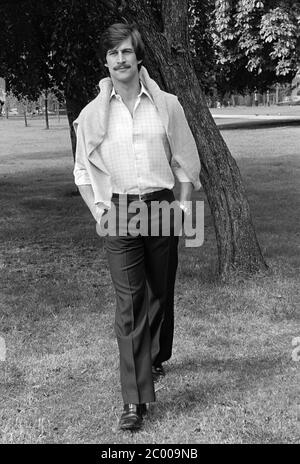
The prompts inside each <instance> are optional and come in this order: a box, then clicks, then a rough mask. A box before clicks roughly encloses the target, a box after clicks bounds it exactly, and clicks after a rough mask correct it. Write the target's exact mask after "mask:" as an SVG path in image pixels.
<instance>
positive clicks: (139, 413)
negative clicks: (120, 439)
mask: <svg viewBox="0 0 300 464" xmlns="http://www.w3.org/2000/svg"><path fill="white" fill-rule="evenodd" d="M145 414H147V407H146V404H144V403H143V404H133V403H129V404H124V411H123V413H122V415H121V419H120V422H119V429H120V430H139V429H140V428H141V426H142V423H143V416H144V415H145Z"/></svg>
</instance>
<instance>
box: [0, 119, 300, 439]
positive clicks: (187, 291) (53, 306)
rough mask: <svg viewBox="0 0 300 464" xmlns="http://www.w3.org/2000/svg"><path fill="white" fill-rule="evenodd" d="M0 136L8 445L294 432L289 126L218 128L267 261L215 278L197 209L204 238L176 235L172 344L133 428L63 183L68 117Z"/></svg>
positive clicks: (94, 260) (67, 180) (95, 249)
mask: <svg viewBox="0 0 300 464" xmlns="http://www.w3.org/2000/svg"><path fill="white" fill-rule="evenodd" d="M0 132H1V141H4V143H3V144H2V148H1V152H0V166H1V173H2V174H1V177H0V198H1V211H2V215H1V218H0V234H1V235H0V237H1V251H0V273H1V300H0V336H2V337H3V338H4V339H5V341H6V346H7V358H6V361H2V362H1V361H0V430H1V439H0V441H1V443H120V444H121V443H178V444H179V443H180V444H184V443H296V442H297V443H299V422H297V402H299V391H298V384H299V378H298V375H299V364H297V363H296V362H295V361H293V360H292V350H293V347H292V339H293V338H294V337H296V336H299V335H300V317H299V282H298V275H299V232H298V231H297V226H298V220H297V217H296V216H297V210H298V206H299V205H298V202H299V181H298V179H299V167H300V162H299V154H298V152H297V150H298V145H299V143H298V142H299V135H298V129H297V128H295V127H290V128H289V127H281V128H280V129H276V128H270V129H263V130H262V129H257V130H255V131H254V130H252V131H247V130H236V131H234V130H231V131H223V137H224V138H225V140H226V142H227V143H228V145H229V147H230V149H231V150H232V153H233V155H234V156H235V157H236V159H237V161H238V164H239V167H240V170H241V172H242V175H243V178H244V182H245V185H246V189H247V193H248V196H249V201H250V204H251V208H252V215H253V220H254V223H255V226H256V230H257V233H258V238H259V241H260V244H261V247H262V249H263V252H264V255H265V257H266V259H267V261H268V264H269V266H270V269H269V271H268V272H267V273H266V274H258V275H256V276H254V277H253V278H252V279H243V278H242V277H239V276H237V277H236V279H235V280H233V279H232V281H230V282H228V283H226V284H220V283H219V282H218V280H217V279H216V275H215V269H216V265H217V256H216V247H215V238H214V232H213V226H212V218H211V217H210V214H209V211H208V208H207V207H206V223H205V242H204V245H203V246H202V247H201V248H200V249H192V248H184V246H183V241H181V243H180V264H179V269H178V278H177V287H176V299H175V305H176V307H175V311H176V330H175V343H174V353H173V357H172V359H171V360H170V361H169V362H168V363H167V364H166V370H167V376H166V378H165V380H164V381H163V382H161V383H160V384H159V385H158V391H157V402H156V403H155V404H153V405H151V414H150V416H149V418H148V419H147V420H146V421H145V425H144V428H143V430H142V431H141V432H139V433H138V434H128V433H120V432H118V431H117V429H116V428H117V423H118V419H119V415H120V411H121V407H122V399H121V394H120V387H119V366H118V351H117V344H116V341H115V336H114V327H113V324H114V305H115V302H114V293H113V289H112V286H111V281H110V275H109V271H108V267H107V263H106V258H105V253H104V249H103V243H102V241H101V239H99V238H98V236H97V235H96V234H95V228H94V224H93V220H92V219H91V218H90V216H89V213H88V211H87V210H86V208H85V206H84V204H83V202H82V200H81V199H80V198H79V197H76V196H73V195H72V194H71V193H72V191H73V190H74V186H73V177H72V156H71V153H70V147H69V138H68V130H67V124H66V121H65V120H61V122H60V123H58V122H56V121H54V120H53V122H52V127H51V129H50V131H45V130H44V129H43V121H38V120H32V121H30V127H28V128H25V127H23V123H22V121H21V120H20V121H18V120H12V119H11V120H9V121H6V120H0ZM297 144H298V145H297ZM197 196H198V197H200V198H204V195H203V192H201V193H200V194H197ZM297 251H298V254H297Z"/></svg>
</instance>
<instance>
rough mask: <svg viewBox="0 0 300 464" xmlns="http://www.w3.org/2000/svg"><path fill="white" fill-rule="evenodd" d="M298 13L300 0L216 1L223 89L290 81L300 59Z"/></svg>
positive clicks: (216, 39)
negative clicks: (293, 0) (296, 0)
mask: <svg viewBox="0 0 300 464" xmlns="http://www.w3.org/2000/svg"><path fill="white" fill-rule="evenodd" d="M299 18H300V6H299V2H291V1H287V2H282V1H278V0H275V1H264V2H261V1H257V0H238V1H229V0H216V2H215V12H214V18H213V21H214V31H215V33H214V43H215V50H216V56H217V69H216V74H217V83H218V87H219V89H222V90H223V91H226V90H243V89H245V88H246V87H248V88H250V89H253V88H255V87H256V88H259V89H261V90H265V89H266V88H268V87H269V86H270V85H272V84H273V83H275V82H290V81H291V80H292V78H293V77H294V75H295V73H296V71H297V63H298V61H299V47H298V45H299V31H300V23H299Z"/></svg>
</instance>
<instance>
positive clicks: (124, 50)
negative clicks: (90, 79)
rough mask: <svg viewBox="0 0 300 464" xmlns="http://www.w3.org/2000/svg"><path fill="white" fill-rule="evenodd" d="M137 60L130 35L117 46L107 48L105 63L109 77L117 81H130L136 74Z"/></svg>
mask: <svg viewBox="0 0 300 464" xmlns="http://www.w3.org/2000/svg"><path fill="white" fill-rule="evenodd" d="M141 62H142V61H138V60H137V58H136V54H135V51H134V48H133V45H132V40H131V37H128V39H126V40H124V41H123V42H121V43H120V44H119V45H118V46H117V47H115V48H113V49H111V50H108V52H107V54H106V64H105V66H106V67H107V68H108V70H109V73H110V77H111V78H112V79H114V80H116V81H119V82H124V83H125V82H130V81H131V80H133V78H134V77H135V76H136V75H137V74H138V64H140V63H141Z"/></svg>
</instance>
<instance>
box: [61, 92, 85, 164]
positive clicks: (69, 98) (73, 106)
mask: <svg viewBox="0 0 300 464" xmlns="http://www.w3.org/2000/svg"><path fill="white" fill-rule="evenodd" d="M65 99H66V108H67V116H68V122H69V130H70V139H71V145H72V154H73V160H74V163H75V152H76V134H75V130H74V127H73V122H74V121H75V119H76V118H77V117H78V115H79V113H80V111H81V110H82V108H83V107H84V106H85V105H86V104H87V103H88V102H85V103H83V102H79V103H78V100H77V99H76V98H74V97H73V95H71V94H70V93H69V92H67V91H65Z"/></svg>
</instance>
